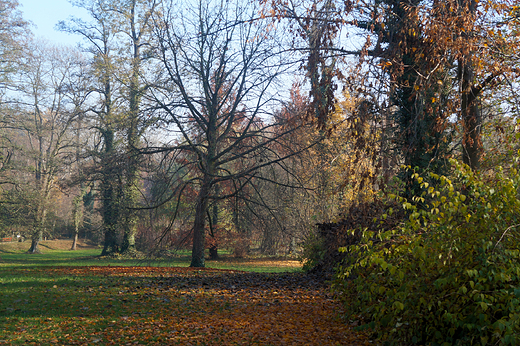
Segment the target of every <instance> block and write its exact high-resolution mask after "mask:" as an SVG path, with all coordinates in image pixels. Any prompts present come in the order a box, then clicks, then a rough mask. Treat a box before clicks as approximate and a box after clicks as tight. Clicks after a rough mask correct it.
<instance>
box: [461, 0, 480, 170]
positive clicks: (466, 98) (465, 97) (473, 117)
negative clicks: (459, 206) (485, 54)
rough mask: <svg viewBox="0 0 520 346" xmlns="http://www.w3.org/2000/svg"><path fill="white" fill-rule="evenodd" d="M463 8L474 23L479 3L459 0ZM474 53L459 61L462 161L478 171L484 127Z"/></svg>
mask: <svg viewBox="0 0 520 346" xmlns="http://www.w3.org/2000/svg"><path fill="white" fill-rule="evenodd" d="M459 4H460V6H461V10H462V11H461V12H462V13H461V14H459V15H461V16H463V17H464V18H465V17H466V14H467V16H469V17H470V21H471V22H473V21H474V20H475V16H476V10H477V2H476V1H475V0H459ZM469 35H471V32H468V30H464V31H463V33H462V36H463V38H465V39H466V40H469V39H470V37H469ZM473 55H474V52H471V51H470V52H468V53H467V54H466V55H465V56H464V57H463V58H461V59H459V79H460V85H461V120H462V129H463V135H462V160H463V161H464V163H465V164H467V165H468V166H469V167H470V168H471V169H473V170H476V169H478V168H479V166H480V157H481V155H482V150H483V147H482V140H481V137H480V131H481V126H482V116H481V114H480V108H479V105H478V96H479V95H478V94H479V93H480V91H477V90H480V89H478V88H475V85H474V84H475V72H474V66H473V64H474V62H473V60H474V56H473Z"/></svg>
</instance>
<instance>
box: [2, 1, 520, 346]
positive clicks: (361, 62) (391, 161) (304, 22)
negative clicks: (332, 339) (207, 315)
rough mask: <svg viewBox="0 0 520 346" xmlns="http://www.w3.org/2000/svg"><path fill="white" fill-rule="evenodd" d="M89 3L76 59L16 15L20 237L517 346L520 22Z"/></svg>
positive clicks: (374, 324) (407, 335)
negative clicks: (177, 265) (264, 283)
mask: <svg viewBox="0 0 520 346" xmlns="http://www.w3.org/2000/svg"><path fill="white" fill-rule="evenodd" d="M72 3H73V4H74V5H75V6H79V7H82V8H84V9H86V10H87V11H88V13H89V14H90V17H89V18H69V19H67V20H65V19H64V21H62V22H60V23H59V24H58V26H57V27H58V28H59V30H61V31H64V32H68V33H70V34H74V35H79V37H81V38H82V43H81V44H80V45H79V46H78V47H63V46H52V45H50V44H48V43H46V42H41V41H38V40H35V39H34V38H33V34H32V33H31V31H30V27H29V25H28V23H27V22H25V21H24V19H23V16H22V13H21V12H20V11H19V9H18V4H17V1H16V0H0V28H1V30H0V55H1V59H0V65H1V67H0V83H1V91H2V92H1V94H0V107H1V112H0V150H1V155H0V182H1V185H0V235H1V236H2V237H4V238H11V237H18V236H19V237H20V238H21V239H27V240H29V241H30V244H29V243H28V244H27V249H28V251H29V252H30V253H37V252H39V247H38V244H39V241H41V240H42V239H43V238H54V237H70V238H71V244H72V248H73V249H74V247H75V242H76V240H77V239H78V237H81V238H85V239H88V240H90V241H92V242H94V243H97V244H100V245H102V246H103V250H102V255H120V254H124V255H129V256H134V255H137V254H138V253H141V252H142V253H146V254H149V255H168V254H170V253H172V252H174V251H175V250H177V249H182V248H189V249H191V250H192V261H191V266H193V267H203V266H204V265H205V260H206V257H207V256H209V258H212V259H214V258H217V257H218V256H219V250H223V249H225V250H231V251H232V253H233V254H234V255H235V256H237V257H242V256H246V255H248V254H250V253H252V252H259V253H262V254H268V255H281V254H294V255H299V256H301V258H302V259H303V260H304V263H305V267H306V268H307V269H309V270H314V271H316V272H322V273H329V274H334V275H335V276H334V277H335V288H336V290H337V291H338V292H340V293H341V296H342V297H343V298H345V299H346V300H349V299H351V298H352V297H353V296H354V297H355V301H356V303H352V300H350V303H349V305H350V312H351V313H352V314H356V315H360V316H363V318H364V320H365V321H366V326H368V327H371V328H374V330H375V331H376V332H377V333H378V335H379V336H380V337H381V338H383V339H384V340H390V342H391V340H393V338H397V339H398V340H401V341H399V342H402V341H403V340H406V342H407V343H409V344H425V343H428V342H438V343H439V344H442V342H449V343H454V344H456V343H457V342H459V343H460V344H468V342H469V343H470V344H477V343H481V344H491V343H492V344H516V343H518V336H517V335H518V334H517V332H518V328H519V323H520V312H519V310H518V306H519V304H520V288H519V287H520V286H519V281H520V264H519V258H520V254H519V249H518V237H519V235H520V234H519V232H518V226H519V225H520V210H519V208H520V205H519V204H518V191H519V190H518V189H519V188H520V186H519V184H520V177H519V174H518V171H517V168H518V154H519V151H518V149H519V137H520V134H519V127H518V126H519V125H518V115H519V113H518V112H519V106H520V103H519V102H520V95H519V88H518V82H519V77H520V55H519V53H518V52H519V50H518V46H519V40H520V31H519V30H520V7H519V6H518V4H517V3H516V2H515V1H512V0H495V1H491V0H490V1H477V0H441V1H423V0H409V1H401V0H379V1H371V0H367V1H349V0H346V1H337V0H309V1H307V0H302V1H299V0H295V1H285V0H279V1H275V0H258V1H247V2H245V1H210V0H207V1H202V0H200V1H187V2H182V1H170V0H162V1H161V0H146V1H145V0H143V1H141V0H117V1H105V0H78V1H72ZM432 297H433V298H432ZM410 316H413V318H410ZM410 321H415V322H413V323H412V322H410ZM432 321H435V322H432ZM515 335H516V336H515ZM432 340H433V341H432ZM397 344H399V343H397ZM401 344H402V343H401Z"/></svg>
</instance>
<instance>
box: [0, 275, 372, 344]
mask: <svg viewBox="0 0 520 346" xmlns="http://www.w3.org/2000/svg"><path fill="white" fill-rule="evenodd" d="M31 270H35V271H36V270H43V271H45V275H46V278H48V280H49V281H48V284H46V286H45V287H38V288H37V289H40V290H41V289H44V290H45V297H46V298H45V301H40V302H34V301H31V296H32V295H33V294H34V293H35V292H33V289H30V288H25V289H24V291H21V292H18V295H19V297H18V299H17V305H18V307H17V308H13V307H11V308H10V309H11V310H9V308H8V307H6V306H4V304H2V300H3V299H4V298H0V309H1V310H0V313H1V316H0V317H2V319H3V320H4V321H3V322H4V323H5V324H6V326H8V327H7V330H8V331H9V333H7V334H6V335H4V336H2V337H0V339H2V340H0V343H2V342H3V343H7V344H22V343H23V344H37V345H42V344H49V345H52V344H58V345H371V342H370V341H369V340H368V339H367V337H366V336H365V335H363V334H361V333H359V332H355V331H354V330H352V328H351V327H350V325H349V323H348V322H347V321H344V320H343V319H342V318H341V315H342V307H341V305H340V304H339V303H338V302H336V301H335V300H334V299H333V298H332V296H331V295H330V294H329V292H328V289H327V287H326V285H325V284H323V283H322V282H321V281H320V280H318V279H316V278H315V277H313V276H309V275H306V274H302V273H286V274H259V273H246V272H237V271H224V270H213V269H194V268H152V267H56V268H46V269H31ZM13 288H14V287H13ZM35 289H36V288H35ZM7 291H8V292H11V291H9V290H7ZM15 291H16V290H13V291H12V292H13V293H9V294H15V293H14V292H15ZM6 299H7V300H6V301H8V300H9V297H7V298H6Z"/></svg>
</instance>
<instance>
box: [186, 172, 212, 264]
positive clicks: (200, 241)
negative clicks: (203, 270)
mask: <svg viewBox="0 0 520 346" xmlns="http://www.w3.org/2000/svg"><path fill="white" fill-rule="evenodd" d="M211 180H212V177H211V176H210V175H209V174H205V175H204V179H203V182H202V186H201V189H200V191H199V195H198V197H197V205H196V207H195V221H194V223H193V248H192V252H191V264H190V267H204V266H205V259H204V248H205V235H206V233H205V228H206V210H207V208H208V197H209V191H210V189H211V183H212V182H211Z"/></svg>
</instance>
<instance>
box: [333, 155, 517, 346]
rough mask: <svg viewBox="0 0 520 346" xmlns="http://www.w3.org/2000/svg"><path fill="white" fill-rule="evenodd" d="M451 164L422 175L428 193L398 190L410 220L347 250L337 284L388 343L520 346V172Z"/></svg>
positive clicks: (365, 233)
mask: <svg viewBox="0 0 520 346" xmlns="http://www.w3.org/2000/svg"><path fill="white" fill-rule="evenodd" d="M452 165H453V173H452V174H451V175H450V176H449V177H446V176H439V175H435V174H429V175H428V176H426V177H422V176H419V175H418V174H413V178H414V179H415V180H416V182H417V183H418V184H420V186H421V187H422V190H423V191H424V192H423V194H422V195H421V196H416V197H414V198H413V200H412V201H408V200H406V199H404V198H402V197H399V196H390V197H391V198H393V199H395V200H397V201H398V202H399V203H400V204H401V206H402V207H403V208H404V209H405V210H406V211H407V212H408V217H407V219H406V221H405V222H404V223H403V224H402V225H400V226H399V227H395V228H393V229H392V230H381V231H377V230H376V231H373V230H362V232H361V233H362V237H361V241H360V242H359V243H358V244H356V245H351V246H349V247H343V248H340V251H342V252H345V253H346V254H347V256H346V259H345V262H344V263H343V265H342V266H341V267H340V268H339V271H338V274H337V276H336V279H335V281H334V288H335V289H336V291H337V292H338V293H339V296H340V297H342V299H344V301H345V306H346V307H347V310H348V312H349V314H350V315H351V318H356V319H362V321H363V325H362V326H361V327H360V328H370V329H371V330H372V331H373V332H374V333H375V335H376V336H377V337H378V338H379V339H380V340H382V341H383V342H384V344H387V345H414V344H415V345H517V344H520V251H519V247H520V199H519V192H520V174H519V172H518V171H517V170H516V169H511V170H509V171H507V172H504V171H503V170H501V169H500V168H498V169H496V171H495V172H494V174H493V175H492V176H490V175H479V174H475V173H473V172H472V171H471V170H470V169H469V168H467V167H466V166H464V165H462V164H459V163H458V162H456V161H452ZM391 214H392V210H391V209H389V210H388V212H387V214H384V215H383V216H382V219H381V222H383V223H384V219H385V218H386V217H388V215H391ZM356 231H358V230H353V231H352V232H356Z"/></svg>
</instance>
